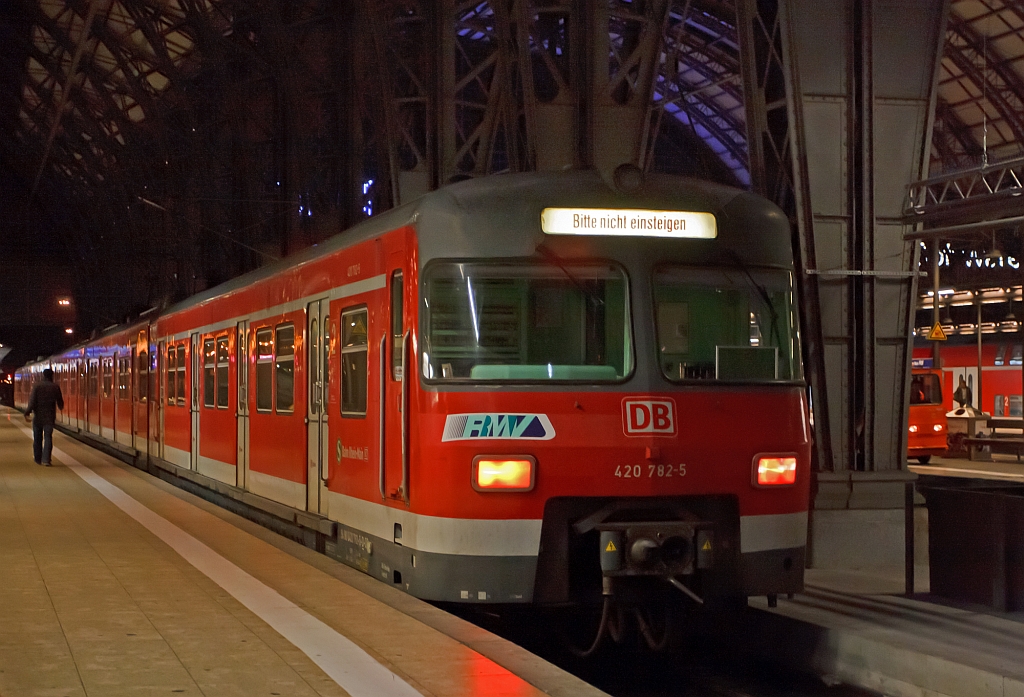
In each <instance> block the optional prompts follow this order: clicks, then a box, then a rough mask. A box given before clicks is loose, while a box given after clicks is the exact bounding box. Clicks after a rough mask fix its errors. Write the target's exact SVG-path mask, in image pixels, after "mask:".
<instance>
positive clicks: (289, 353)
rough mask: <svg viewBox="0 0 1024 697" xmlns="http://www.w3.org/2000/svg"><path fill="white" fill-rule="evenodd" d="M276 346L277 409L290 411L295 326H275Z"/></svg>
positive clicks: (292, 392)
mask: <svg viewBox="0 0 1024 697" xmlns="http://www.w3.org/2000/svg"><path fill="white" fill-rule="evenodd" d="M276 346H277V361H276V362H275V364H274V375H275V378H276V379H275V386H276V388H277V401H276V405H277V411H278V413H280V412H290V411H292V410H293V409H294V408H295V327H293V326H292V325H290V324H286V325H281V326H279V327H277V341H276Z"/></svg>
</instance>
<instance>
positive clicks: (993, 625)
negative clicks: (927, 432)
mask: <svg viewBox="0 0 1024 697" xmlns="http://www.w3.org/2000/svg"><path fill="white" fill-rule="evenodd" d="M992 458H993V459H992V460H991V461H971V460H967V459H953V458H935V457H933V458H932V459H931V461H930V462H929V463H928V464H927V465H919V464H916V463H912V464H911V465H910V466H909V469H910V470H911V471H913V472H916V473H917V474H920V475H928V476H930V477H950V478H954V479H982V480H991V483H992V485H994V486H998V485H999V484H1000V483H1008V482H1024V463H1018V462H1017V458H1016V457H1015V456H1013V455H1001V454H995V455H993V456H992ZM914 576H915V588H914V591H915V592H914V594H913V595H912V596H910V597H907V596H906V595H905V590H906V587H905V580H904V569H903V568H902V567H900V568H893V569H888V568H879V569H866V570H847V571H841V570H824V569H808V570H807V572H806V575H805V592H804V593H802V594H799V595H797V596H795V597H794V598H792V599H786V598H781V597H780V598H779V600H778V606H777V607H776V608H769V607H768V606H767V602H766V601H765V599H764V598H752V599H751V600H750V608H751V609H752V610H757V611H758V612H751V613H748V615H747V616H746V618H745V619H744V620H741V621H744V622H745V623H746V626H745V628H744V629H740V628H736V627H730V628H729V629H728V630H727V631H729V632H730V633H731V634H735V635H738V636H743V637H744V641H743V643H744V644H745V646H746V648H747V650H748V651H749V652H751V653H752V654H753V655H754V656H756V657H758V658H761V659H770V658H771V656H772V654H773V652H774V654H775V655H776V656H777V659H778V660H780V661H782V662H784V663H786V664H787V665H789V666H791V667H794V668H797V669H800V670H806V671H810V672H814V673H816V674H817V675H820V676H823V677H824V678H825V680H826V681H832V680H834V681H836V682H842V683H846V684H851V685H857V686H859V687H863V688H866V689H869V690H873V691H876V692H879V693H882V694H885V695H898V696H899V697H945V696H948V697H1024V612H997V611H995V610H992V609H990V608H987V607H984V606H978V605H969V604H964V603H957V602H954V601H950V600H946V599H943V598H939V597H936V596H934V595H932V594H931V593H930V592H929V591H930V588H929V567H928V565H927V564H924V565H921V564H919V565H918V566H916V567H915V572H914Z"/></svg>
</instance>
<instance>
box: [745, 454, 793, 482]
mask: <svg viewBox="0 0 1024 697" xmlns="http://www.w3.org/2000/svg"><path fill="white" fill-rule="evenodd" d="M754 465H755V467H756V471H755V479H754V481H755V482H756V483H757V485H758V486H788V485H790V484H795V483H796V457H794V456H792V455H758V456H757V457H756V458H754Z"/></svg>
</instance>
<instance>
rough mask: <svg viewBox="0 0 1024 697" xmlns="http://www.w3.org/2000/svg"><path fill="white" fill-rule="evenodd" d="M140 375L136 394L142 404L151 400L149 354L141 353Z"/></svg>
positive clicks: (139, 362) (139, 361) (146, 352)
mask: <svg viewBox="0 0 1024 697" xmlns="http://www.w3.org/2000/svg"><path fill="white" fill-rule="evenodd" d="M138 366H139V374H138V381H137V382H136V383H135V385H136V394H138V396H139V401H140V402H145V401H148V399H149V352H148V351H142V352H140V353H139V360H138Z"/></svg>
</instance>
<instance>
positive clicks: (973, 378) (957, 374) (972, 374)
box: [949, 366, 978, 409]
mask: <svg viewBox="0 0 1024 697" xmlns="http://www.w3.org/2000/svg"><path fill="white" fill-rule="evenodd" d="M949 371H950V372H951V373H952V374H953V389H952V390H951V391H950V394H951V395H955V394H956V388H957V386H958V385H959V384H960V378H963V379H964V381H965V382H966V383H967V388H968V389H969V390H970V391H971V404H972V405H973V406H974V407H977V406H978V367H977V366H973V367H967V368H950V369H949ZM958 406H960V405H959V404H957V402H956V398H955V397H954V398H953V408H954V409H955V408H957V407H958Z"/></svg>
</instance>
